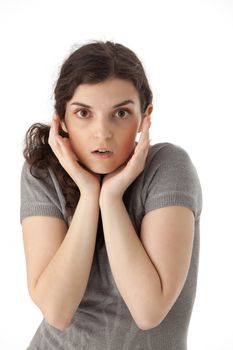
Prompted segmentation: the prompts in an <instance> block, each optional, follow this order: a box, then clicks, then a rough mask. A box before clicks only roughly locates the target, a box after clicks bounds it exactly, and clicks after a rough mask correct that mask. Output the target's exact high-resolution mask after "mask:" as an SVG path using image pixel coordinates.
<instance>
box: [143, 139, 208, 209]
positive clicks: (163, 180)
mask: <svg viewBox="0 0 233 350" xmlns="http://www.w3.org/2000/svg"><path fill="white" fill-rule="evenodd" d="M143 184H144V186H143V189H144V192H145V198H146V202H147V203H149V205H148V209H149V207H150V208H151V206H154V205H155V198H156V203H157V204H158V203H159V204H158V205H160V206H164V205H165V204H166V206H167V205H172V204H178V203H179V204H186V205H187V206H189V207H192V208H193V211H194V212H195V213H196V215H198V214H199V213H200V211H201V206H202V205H201V203H202V191H201V185H200V181H199V176H198V173H197V170H196V168H195V166H194V164H193V162H192V160H191V158H190V156H189V154H188V152H187V151H186V150H185V149H183V148H182V147H180V146H178V145H175V144H172V143H158V144H155V145H152V146H151V147H150V150H149V153H148V158H147V163H146V166H145V169H144V175H143Z"/></svg>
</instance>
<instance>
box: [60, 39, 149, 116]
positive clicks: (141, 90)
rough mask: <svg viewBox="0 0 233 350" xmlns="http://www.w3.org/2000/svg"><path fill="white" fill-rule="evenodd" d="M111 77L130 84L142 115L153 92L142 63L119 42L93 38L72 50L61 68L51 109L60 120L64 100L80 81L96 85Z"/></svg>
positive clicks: (63, 114) (70, 96)
mask: <svg viewBox="0 0 233 350" xmlns="http://www.w3.org/2000/svg"><path fill="white" fill-rule="evenodd" d="M113 77H115V78H120V79H125V80H129V81H131V82H132V83H133V85H134V86H135V88H136V89H137V91H138V94H139V98H140V105H141V113H142V115H143V113H144V112H145V110H146V108H147V106H148V104H150V103H152V98H153V95H152V92H151V89H150V87H149V83H148V80H147V77H146V75H145V72H144V68H143V66H142V63H141V62H140V60H139V59H138V57H137V56H136V55H135V53H134V52H133V51H131V50H130V49H129V48H127V47H125V46H123V45H122V44H118V43H113V42H111V41H106V42H103V41H94V42H92V43H89V44H86V45H83V46H81V47H79V48H78V49H77V50H75V51H74V52H73V53H72V54H71V55H70V56H69V57H68V58H67V59H66V60H65V62H64V63H63V65H62V67H61V70H60V75H59V77H58V80H57V83H56V86H55V89H54V97H55V111H56V112H57V114H58V115H59V117H60V119H61V120H62V119H64V116H65V110H66V103H67V102H68V101H69V100H70V99H71V98H72V96H73V94H74V91H75V89H76V88H77V87H78V86H79V85H80V84H96V83H99V82H102V81H104V80H107V79H110V78H113Z"/></svg>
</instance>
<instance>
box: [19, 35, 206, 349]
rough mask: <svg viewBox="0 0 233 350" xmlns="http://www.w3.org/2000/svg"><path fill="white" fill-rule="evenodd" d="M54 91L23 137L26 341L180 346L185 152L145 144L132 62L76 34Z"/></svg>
mask: <svg viewBox="0 0 233 350" xmlns="http://www.w3.org/2000/svg"><path fill="white" fill-rule="evenodd" d="M54 93H55V114H54V117H53V120H52V123H51V126H47V125H43V124H34V125H32V126H31V127H30V128H29V130H28V132H27V134H26V137H25V149H24V156H25V163H24V165H23V168H22V175H21V223H22V229H23V239H24V247H25V256H26V266H27V277H28V289H29V293H30V296H31V298H32V300H33V301H34V303H35V304H36V305H37V306H38V307H39V308H40V310H41V312H42V314H43V321H42V323H41V324H40V326H39V328H38V330H37V332H36V334H35V335H34V337H33V339H32V341H31V343H30V346H29V348H28V349H30V350H50V349H51V350H52V349H54V350H55V349H56V350H58V349H64V350H75V349H80V350H82V349H83V350H84V349H89V350H107V349H109V350H124V349H127V350H136V349H140V350H152V349H153V350H154V349H156V350H185V349H187V344H186V343H187V331H188V326H189V321H190V316H191V312H192V307H193V302H194V299H195V292H196V281H197V272H198V256H199V222H200V214H201V206H202V196H201V187H200V183H199V179H198V175H197V172H196V169H195V167H194V165H193V164H192V161H191V160H190V157H189V155H188V154H187V152H186V151H185V150H183V149H182V148H181V147H179V146H177V145H174V144H171V143H158V144H154V145H150V140H149V128H150V117H151V113H152V109H153V106H152V92H151V90H150V87H149V84H148V81H147V78H146V76H145V72H144V69H143V66H142V64H141V62H140V60H139V59H138V58H137V56H136V55H135V53H134V52H132V51H131V50H130V49H129V48H127V47H125V46H123V45H121V44H117V43H113V42H110V41H107V42H102V41H94V42H92V43H88V44H86V45H83V46H81V47H79V48H78V49H77V50H76V51H74V52H73V53H72V54H71V55H70V56H69V57H68V58H67V59H66V61H65V62H64V64H63V65H62V67H61V71H60V76H59V78H58V80H57V84H56V87H55V91H54ZM138 133H141V134H140V138H139V140H138V142H136V136H137V134H138Z"/></svg>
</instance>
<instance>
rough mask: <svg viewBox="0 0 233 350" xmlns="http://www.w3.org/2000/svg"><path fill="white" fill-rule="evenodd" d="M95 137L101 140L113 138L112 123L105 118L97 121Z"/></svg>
mask: <svg viewBox="0 0 233 350" xmlns="http://www.w3.org/2000/svg"><path fill="white" fill-rule="evenodd" d="M93 135H94V138H95V139H99V140H107V139H111V138H112V131H111V130H110V125H109V124H108V122H106V121H104V120H100V121H98V122H96V124H95V126H94V133H93Z"/></svg>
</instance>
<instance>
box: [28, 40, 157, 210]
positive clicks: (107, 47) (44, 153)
mask: <svg viewBox="0 0 233 350" xmlns="http://www.w3.org/2000/svg"><path fill="white" fill-rule="evenodd" d="M111 78H119V79H124V80H128V81H131V82H132V83H133V85H134V86H135V88H136V89H137V91H138V94H139V99H140V108H141V113H142V114H143V113H144V112H145V111H146V108H147V106H148V104H150V103H152V99H153V95H152V91H151V89H150V86H149V83H148V80H147V77H146V74H145V71H144V68H143V66H142V63H141V61H140V60H139V59H138V57H137V56H136V54H135V53H134V52H133V51H132V50H130V49H129V48H127V47H125V46H123V45H122V44H119V43H114V42H111V41H106V42H103V41H97V40H95V41H93V42H91V43H88V44H85V45H82V46H80V47H79V48H78V49H76V50H75V51H74V52H72V53H71V54H70V55H69V57H68V58H67V59H66V60H65V61H64V63H63V64H62V66H61V69H60V74H59V77H58V79H57V82H56V85H55V88H54V98H55V104H54V108H55V111H56V112H57V114H58V115H59V118H60V120H64V117H65V111H66V104H67V102H68V101H69V100H70V99H71V98H72V97H73V94H74V92H75V89H76V88H77V87H78V86H79V85H80V84H96V83H99V82H102V81H105V80H107V79H111ZM49 130H50V125H45V124H41V123H36V124H33V125H32V126H31V127H30V128H29V129H28V131H27V132H26V135H25V147H24V150H23V155H24V157H25V159H26V161H27V162H28V163H29V165H30V166H31V167H30V171H31V174H32V175H33V172H32V170H33V167H35V168H38V169H43V170H45V173H47V172H48V167H49V166H50V167H51V168H52V169H53V171H54V172H55V174H56V176H57V179H58V182H59V184H60V186H61V189H62V192H63V195H64V197H65V200H66V208H67V210H68V212H69V213H70V215H72V214H73V212H74V210H75V207H76V205H77V203H78V199H79V195H80V193H79V189H78V188H77V185H76V184H75V182H74V181H73V180H72V179H71V177H70V176H69V175H68V173H67V172H66V171H65V170H64V168H63V167H62V166H61V164H60V163H59V161H58V159H57V158H56V156H55V154H54V153H53V151H52V149H51V147H50V146H49V144H48V137H49ZM59 133H60V135H62V136H64V137H68V135H67V134H66V133H65V132H64V131H63V130H62V129H60V131H59Z"/></svg>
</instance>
